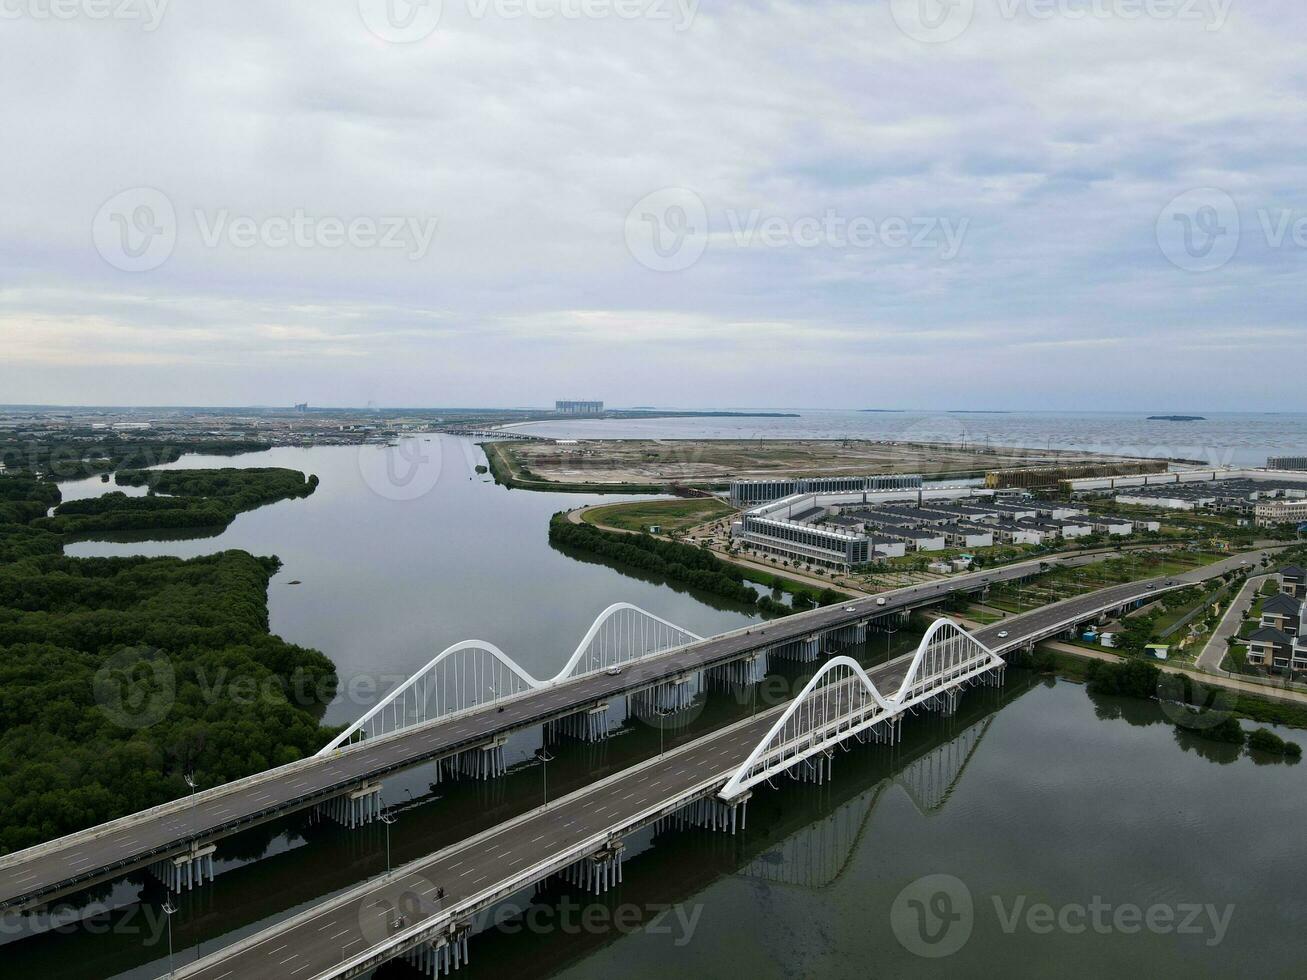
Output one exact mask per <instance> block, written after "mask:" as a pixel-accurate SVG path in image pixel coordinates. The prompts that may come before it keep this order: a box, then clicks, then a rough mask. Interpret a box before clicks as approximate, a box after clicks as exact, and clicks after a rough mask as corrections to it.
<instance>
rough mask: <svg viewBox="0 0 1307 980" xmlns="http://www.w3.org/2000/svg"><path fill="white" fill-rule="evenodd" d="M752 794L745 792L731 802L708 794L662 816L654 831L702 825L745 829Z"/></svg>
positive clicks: (710, 828)
mask: <svg viewBox="0 0 1307 980" xmlns="http://www.w3.org/2000/svg"><path fill="white" fill-rule="evenodd" d="M752 796H753V794H752V793H744V794H743V795H741V796H738V797H736V798H735V799H734V800H731V801H730V802H729V803H728V802H727V801H725V800H723V799H720V798H718V797H716V796H707V797H704V798H703V799H701V800H695V801H694V802H693V803H687V804H686V805H685V806H683V807H681V808H680V809H679V810H677V811H676V812H675V813H671V814H669V815H667V816H665V817H660V818H659V819H658V820H657V821H656V822H655V823H654V833H659V832H661V831H663V830H666V829H668V828H673V827H674V828H677V829H680V828H684V827H701V828H703V829H705V830H720V831H723V832H726V831H729V832H730V833H732V834H734V833H735V832H736V830H743V829H744V827H745V824H746V823H747V822H748V818H749V799H750V797H752Z"/></svg>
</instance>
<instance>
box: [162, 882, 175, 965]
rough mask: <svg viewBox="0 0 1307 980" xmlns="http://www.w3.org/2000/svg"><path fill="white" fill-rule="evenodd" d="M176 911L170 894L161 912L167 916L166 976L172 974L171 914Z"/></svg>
mask: <svg viewBox="0 0 1307 980" xmlns="http://www.w3.org/2000/svg"><path fill="white" fill-rule="evenodd" d="M176 911H177V906H175V905H173V904H172V895H171V894H169V896H168V898H167V899H165V900H164V903H163V913H164V915H166V916H167V917H168V976H172V972H173V968H172V916H173V913H174V912H176Z"/></svg>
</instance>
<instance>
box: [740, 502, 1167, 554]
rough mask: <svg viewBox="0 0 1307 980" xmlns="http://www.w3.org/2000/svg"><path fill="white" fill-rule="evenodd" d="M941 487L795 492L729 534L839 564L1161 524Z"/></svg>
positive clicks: (769, 550) (762, 547) (759, 546)
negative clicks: (948, 493)
mask: <svg viewBox="0 0 1307 980" xmlns="http://www.w3.org/2000/svg"><path fill="white" fill-rule="evenodd" d="M943 492H944V491H942V490H941V489H937V488H931V489H930V490H921V491H918V493H917V494H915V495H911V496H910V497H909V499H904V495H902V494H898V495H896V494H895V493H893V492H886V491H881V492H880V494H874V493H871V492H868V491H864V490H861V489H857V490H853V491H849V490H840V491H837V492H832V493H824V494H819V493H801V494H795V495H792V496H789V497H783V498H781V499H780V500H774V501H769V502H767V503H763V504H760V505H758V506H756V507H753V508H752V509H750V510H747V511H745V512H744V514H742V515H741V517H740V519H738V520H736V521H735V522H734V523H733V524H732V528H731V534H732V537H733V538H734V539H735V540H736V541H737V542H738V543H740V544H742V545H743V546H744V547H747V548H754V549H756V550H758V551H761V552H763V553H765V554H771V555H777V556H780V557H784V558H787V559H790V560H793V561H797V562H800V563H804V564H813V565H822V566H826V567H830V568H840V569H843V568H852V567H855V566H858V565H864V564H868V563H870V562H874V561H877V560H879V559H883V558H902V557H904V556H905V555H907V554H908V553H909V552H934V551H943V550H945V549H974V548H988V547H992V546H993V545H995V544H1008V545H1014V544H1015V545H1035V546H1043V545H1046V544H1052V543H1054V542H1058V541H1069V540H1073V539H1075V538H1083V537H1088V536H1089V535H1092V534H1095V533H1098V534H1104V535H1111V536H1125V535H1130V534H1134V533H1136V532H1137V531H1147V530H1156V528H1157V526H1158V525H1157V522H1155V521H1135V520H1133V519H1132V518H1128V517H1110V516H1104V515H1093V516H1088V515H1087V512H1086V510H1085V508H1084V507H1082V506H1077V505H1075V504H1069V503H1066V502H1063V501H1056V500H1036V499H1026V498H1020V499H1015V500H1014V499H1011V498H1001V499H995V497H994V495H993V494H992V493H991V492H990V491H986V490H976V489H974V488H970V487H953V488H951V493H952V496H951V497H944V496H941V494H942V493H943ZM926 494H931V495H932V496H929V497H927V496H926ZM917 497H920V499H916V498H917Z"/></svg>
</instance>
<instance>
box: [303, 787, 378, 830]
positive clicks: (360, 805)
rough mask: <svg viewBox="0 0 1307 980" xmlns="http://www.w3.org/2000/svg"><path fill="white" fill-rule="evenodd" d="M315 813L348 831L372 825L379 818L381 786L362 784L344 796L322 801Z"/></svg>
mask: <svg viewBox="0 0 1307 980" xmlns="http://www.w3.org/2000/svg"><path fill="white" fill-rule="evenodd" d="M315 813H316V814H318V815H320V816H325V817H329V818H330V819H332V820H334V821H336V823H338V824H340V825H342V826H344V827H348V828H349V829H350V830H353V829H355V828H356V827H362V826H363V825H364V824H369V823H372V821H374V820H376V819H377V817H379V816H381V784H380V783H364V784H363V785H362V786H360V787H359V788H358V789H355V790H351V791H350V792H349V793H348V794H346V795H345V796H336V797H333V798H332V799H330V800H324V801H323V802H321V803H319V804H318V805H317V808H316V810H315Z"/></svg>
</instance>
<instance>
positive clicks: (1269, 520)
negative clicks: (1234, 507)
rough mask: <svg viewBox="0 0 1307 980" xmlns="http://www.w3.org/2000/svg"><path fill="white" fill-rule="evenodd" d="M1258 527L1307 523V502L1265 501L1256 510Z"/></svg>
mask: <svg viewBox="0 0 1307 980" xmlns="http://www.w3.org/2000/svg"><path fill="white" fill-rule="evenodd" d="M1254 513H1255V515H1256V517H1257V526H1258V527H1272V526H1274V525H1276V524H1303V523H1307V500H1263V501H1258V503H1257V505H1256V507H1255V508H1254Z"/></svg>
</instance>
